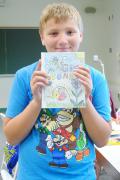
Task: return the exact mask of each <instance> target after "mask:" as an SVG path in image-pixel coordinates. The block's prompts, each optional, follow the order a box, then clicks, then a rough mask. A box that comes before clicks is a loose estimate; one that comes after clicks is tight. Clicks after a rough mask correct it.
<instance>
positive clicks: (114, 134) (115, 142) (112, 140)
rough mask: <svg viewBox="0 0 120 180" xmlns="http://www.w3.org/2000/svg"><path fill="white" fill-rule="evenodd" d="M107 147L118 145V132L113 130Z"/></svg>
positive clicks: (119, 138) (119, 136)
mask: <svg viewBox="0 0 120 180" xmlns="http://www.w3.org/2000/svg"><path fill="white" fill-rule="evenodd" d="M108 145H120V131H117V130H113V131H112V133H111V136H110V138H109V141H108Z"/></svg>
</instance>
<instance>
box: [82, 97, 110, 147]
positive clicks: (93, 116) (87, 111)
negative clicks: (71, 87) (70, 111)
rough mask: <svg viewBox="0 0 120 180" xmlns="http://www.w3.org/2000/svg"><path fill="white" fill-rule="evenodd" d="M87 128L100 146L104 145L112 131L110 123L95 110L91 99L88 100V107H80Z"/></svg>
mask: <svg viewBox="0 0 120 180" xmlns="http://www.w3.org/2000/svg"><path fill="white" fill-rule="evenodd" d="M80 111H81V113H82V116H83V119H84V123H85V126H86V130H87V132H88V134H89V136H90V137H91V139H92V140H93V142H94V143H95V144H96V145H97V146H99V147H102V146H104V145H105V144H106V143H107V141H108V138H109V136H110V133H111V126H110V123H108V122H106V121H105V120H104V119H103V118H102V117H101V116H100V115H99V114H98V112H97V111H96V110H95V108H94V106H93V105H92V103H91V101H90V100H88V101H87V107H86V108H81V109H80Z"/></svg>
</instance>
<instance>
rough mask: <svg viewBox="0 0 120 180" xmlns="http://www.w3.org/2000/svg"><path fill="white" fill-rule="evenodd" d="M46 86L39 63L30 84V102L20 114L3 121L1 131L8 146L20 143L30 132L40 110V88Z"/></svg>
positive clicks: (45, 76) (44, 76)
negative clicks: (2, 130)
mask: <svg viewBox="0 0 120 180" xmlns="http://www.w3.org/2000/svg"><path fill="white" fill-rule="evenodd" d="M47 84H48V80H47V75H46V73H45V72H43V71H41V62H39V63H38V65H37V67H36V70H35V71H34V73H33V75H32V79H31V82H30V86H31V91H32V100H31V102H30V103H29V104H28V105H27V106H26V108H25V109H24V110H23V111H22V112H21V113H20V114H18V115H17V116H15V117H14V118H11V119H10V118H6V119H5V120H4V127H3V129H4V132H5V135H6V138H7V141H8V142H9V143H10V144H18V143H20V142H21V141H22V140H23V139H24V138H25V137H26V136H27V135H28V133H29V132H30V131H31V129H32V127H33V125H34V124H35V121H36V119H37V117H38V115H39V113H40V110H41V94H42V88H43V87H44V86H46V85H47ZM24 96H25V95H24ZM18 98H19V97H18ZM15 105H16V104H14V107H15ZM15 108H16V107H15Z"/></svg>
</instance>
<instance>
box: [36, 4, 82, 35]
mask: <svg viewBox="0 0 120 180" xmlns="http://www.w3.org/2000/svg"><path fill="white" fill-rule="evenodd" d="M52 18H54V19H55V22H56V23H57V22H60V21H65V20H67V19H73V20H74V21H75V22H76V23H77V24H78V27H79V30H80V31H81V32H82V31H83V24H82V19H81V16H80V14H79V12H78V10H77V9H76V8H75V7H74V6H72V5H70V4H66V3H53V4H49V5H47V6H46V7H45V9H44V10H43V12H42V14H41V17H40V24H39V32H40V33H41V32H42V31H43V29H44V27H45V25H46V23H47V21H48V20H50V19H52Z"/></svg>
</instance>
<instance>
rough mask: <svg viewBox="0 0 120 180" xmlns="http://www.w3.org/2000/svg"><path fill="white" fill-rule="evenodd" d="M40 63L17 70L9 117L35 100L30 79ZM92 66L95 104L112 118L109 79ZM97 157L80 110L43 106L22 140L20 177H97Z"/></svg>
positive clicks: (44, 179) (92, 179)
mask: <svg viewBox="0 0 120 180" xmlns="http://www.w3.org/2000/svg"><path fill="white" fill-rule="evenodd" d="M36 65H37V62H36V63H34V64H32V65H29V66H27V67H24V68H22V69H20V70H18V71H17V73H16V76H15V80H14V82H13V86H12V89H11V95H10V98H9V103H8V108H7V112H6V116H7V117H9V118H13V117H15V116H16V115H18V114H19V113H21V112H22V111H23V110H24V108H25V107H26V106H27V105H28V104H29V102H30V101H31V99H32V95H31V88H30V80H31V76H32V74H33V71H34V70H35V68H36ZM88 67H89V68H90V72H91V77H92V81H93V90H92V103H93V105H94V107H95V109H96V110H97V112H98V113H99V114H100V115H101V116H102V117H103V118H104V119H105V120H106V121H109V119H110V105H109V93H108V87H107V83H106V80H105V78H104V77H103V75H102V74H101V73H100V72H99V71H97V70H95V69H94V68H92V67H90V66H88ZM28 123H29V120H28ZM94 159H95V150H94V144H93V142H92V140H91V139H90V137H89V135H88V133H87V132H86V129H85V126H84V123H83V120H82V116H81V113H80V111H79V109H42V110H41V112H40V114H39V117H38V119H37V120H36V123H35V126H34V127H33V128H32V130H31V132H30V133H29V135H28V136H27V137H26V138H25V139H24V140H23V141H22V142H21V143H20V146H19V168H18V175H17V180H33V179H34V180H50V179H52V180H55V179H57V180H66V179H70V180H73V179H76V180H86V179H88V180H95V179H96V175H95V170H94Z"/></svg>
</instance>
